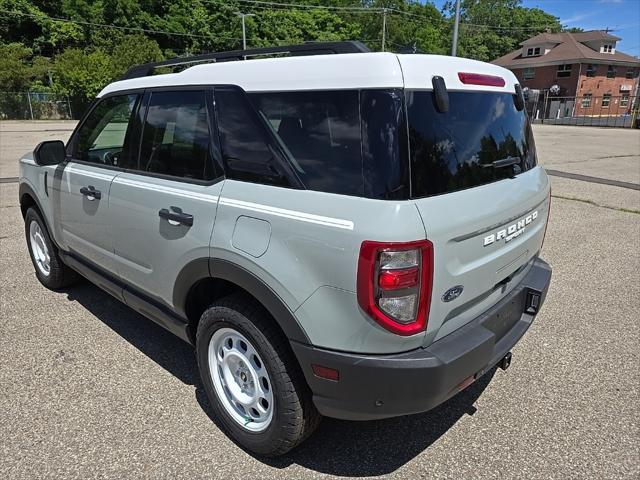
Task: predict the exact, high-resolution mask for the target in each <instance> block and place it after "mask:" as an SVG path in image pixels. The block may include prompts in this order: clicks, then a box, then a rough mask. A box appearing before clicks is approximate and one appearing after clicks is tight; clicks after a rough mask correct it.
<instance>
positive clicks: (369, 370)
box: [292, 259, 551, 420]
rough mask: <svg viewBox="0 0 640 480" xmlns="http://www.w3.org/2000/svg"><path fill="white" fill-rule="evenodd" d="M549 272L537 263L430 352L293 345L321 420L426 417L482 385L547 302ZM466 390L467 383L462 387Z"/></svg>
mask: <svg viewBox="0 0 640 480" xmlns="http://www.w3.org/2000/svg"><path fill="white" fill-rule="evenodd" d="M550 281H551V268H550V267H549V265H547V264H546V263H545V262H544V261H542V260H540V259H535V260H534V261H533V265H532V266H531V268H530V269H529V272H527V274H526V275H525V277H524V279H523V280H522V281H521V282H520V284H519V285H518V286H516V287H515V288H514V289H513V290H512V291H511V292H510V293H509V294H508V295H507V296H506V297H505V298H503V299H502V300H501V301H500V302H498V303H497V304H496V305H494V306H493V307H492V308H490V309H489V310H488V311H486V312H485V313H484V314H482V315H481V316H479V317H477V318H476V319H474V320H472V321H471V322H469V323H468V324H467V325H465V326H463V327H461V328H459V329H458V330H456V331H455V332H453V333H451V334H449V335H447V336H446V337H444V338H442V339H440V340H438V341H436V342H434V343H432V344H431V345H430V346H429V347H427V348H419V349H417V350H412V351H410V352H406V353H401V354H395V355H359V354H350V353H343V352H335V351H330V350H325V349H320V348H316V347H313V346H310V345H303V344H300V343H297V342H292V346H293V350H294V352H295V354H296V356H297V357H298V360H299V361H300V364H301V366H302V370H303V372H304V374H305V377H306V379H307V382H308V383H309V386H310V387H311V390H312V391H313V400H314V403H315V405H316V407H317V408H318V410H319V411H320V413H322V414H323V415H325V416H328V417H334V418H341V419H346V420H373V419H380V418H387V417H394V416H399V415H407V414H411V413H419V412H424V411H427V410H430V409H432V408H434V407H436V406H437V405H439V404H440V403H442V402H444V401H445V400H447V399H448V398H450V397H451V396H453V395H455V394H456V393H458V391H459V390H460V385H461V384H463V382H465V380H468V379H469V378H474V379H475V378H479V377H480V376H481V375H483V374H484V373H486V372H487V371H488V370H490V369H491V368H492V367H493V366H494V365H496V364H497V363H498V362H499V361H500V360H502V358H504V356H505V355H506V354H507V353H508V352H509V351H510V350H511V348H512V347H513V346H514V345H515V344H516V343H517V342H518V340H520V338H521V337H522V336H523V335H524V333H525V332H526V331H527V329H528V328H529V326H530V325H531V323H532V322H533V319H534V318H535V314H533V313H527V311H529V312H531V311H532V310H530V309H529V308H528V307H530V305H528V302H530V298H532V295H531V293H533V294H534V295H533V297H534V298H536V302H537V303H536V308H535V311H536V312H537V311H538V309H539V308H540V306H541V305H542V303H543V302H544V299H545V296H546V293H547V290H548V288H549V283H550ZM312 364H319V365H322V366H325V367H329V368H334V369H337V370H339V371H340V380H339V381H337V382H336V381H330V380H326V379H321V378H318V377H316V376H315V375H314V374H313V372H312V370H311V365H312ZM465 386H466V382H465Z"/></svg>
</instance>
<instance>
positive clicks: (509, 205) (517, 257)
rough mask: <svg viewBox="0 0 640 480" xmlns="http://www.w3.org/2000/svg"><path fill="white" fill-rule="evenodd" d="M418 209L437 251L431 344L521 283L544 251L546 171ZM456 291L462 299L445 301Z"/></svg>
mask: <svg viewBox="0 0 640 480" xmlns="http://www.w3.org/2000/svg"><path fill="white" fill-rule="evenodd" d="M415 204H416V206H417V208H418V211H419V212H420V215H421V216H422V220H423V222H424V226H425V229H426V233H427V238H428V239H429V240H430V241H431V242H432V243H433V245H434V279H433V294H432V301H431V311H430V315H429V323H428V327H427V335H426V342H427V343H430V342H432V341H434V340H436V339H438V338H441V337H443V336H445V335H447V334H449V333H451V332H452V331H454V330H456V329H457V328H459V327H461V326H463V325H465V324H466V323H467V322H469V321H471V320H472V319H473V318H475V317H477V316H478V315H480V314H481V313H482V312H484V311H485V310H487V309H488V308H490V307H491V306H492V305H493V304H495V303H496V302H498V301H499V300H500V299H501V298H502V297H503V296H504V295H506V294H507V293H508V292H510V291H511V290H512V289H513V287H514V286H515V285H517V283H518V281H519V279H520V278H522V277H523V276H524V274H525V273H526V271H527V267H528V266H529V264H530V262H531V260H532V258H533V257H535V256H537V254H538V252H539V250H540V248H541V247H542V241H543V237H544V231H545V227H546V222H547V216H548V209H549V181H548V178H547V175H546V173H545V172H544V170H543V169H542V168H541V167H535V168H533V169H531V170H529V171H527V172H524V173H521V174H520V175H517V176H516V177H513V178H509V179H504V180H500V181H497V182H494V183H491V184H487V185H482V186H478V187H475V188H470V189H467V190H461V191H457V192H452V193H449V194H444V195H438V196H434V197H428V198H423V199H418V200H415ZM457 286H461V287H462V293H461V294H460V295H459V296H457V297H456V296H455V294H453V295H449V296H445V293H447V292H450V291H452V290H451V289H453V288H454V287H457ZM459 290H460V289H457V291H456V292H458V291H459ZM452 297H453V298H452Z"/></svg>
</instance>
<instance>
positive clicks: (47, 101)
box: [0, 92, 73, 120]
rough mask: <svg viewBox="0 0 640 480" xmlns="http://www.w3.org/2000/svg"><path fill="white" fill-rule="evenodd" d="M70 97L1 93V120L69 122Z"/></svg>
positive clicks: (46, 94) (47, 94)
mask: <svg viewBox="0 0 640 480" xmlns="http://www.w3.org/2000/svg"><path fill="white" fill-rule="evenodd" d="M72 118H73V112H72V111H71V102H70V101H69V97H67V96H65V95H58V94H55V93H40V92H0V120H69V119H72Z"/></svg>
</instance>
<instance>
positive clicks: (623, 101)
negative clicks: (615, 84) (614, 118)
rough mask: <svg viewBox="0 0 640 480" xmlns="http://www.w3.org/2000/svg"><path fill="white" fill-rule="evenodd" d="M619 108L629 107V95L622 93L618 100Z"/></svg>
mask: <svg viewBox="0 0 640 480" xmlns="http://www.w3.org/2000/svg"><path fill="white" fill-rule="evenodd" d="M620 106H621V107H628V106H629V94H628V93H624V94H623V95H622V97H621V98H620Z"/></svg>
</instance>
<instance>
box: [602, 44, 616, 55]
mask: <svg viewBox="0 0 640 480" xmlns="http://www.w3.org/2000/svg"><path fill="white" fill-rule="evenodd" d="M602 52H603V53H612V52H613V45H611V44H610V43H605V44H604V45H603V46H602Z"/></svg>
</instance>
